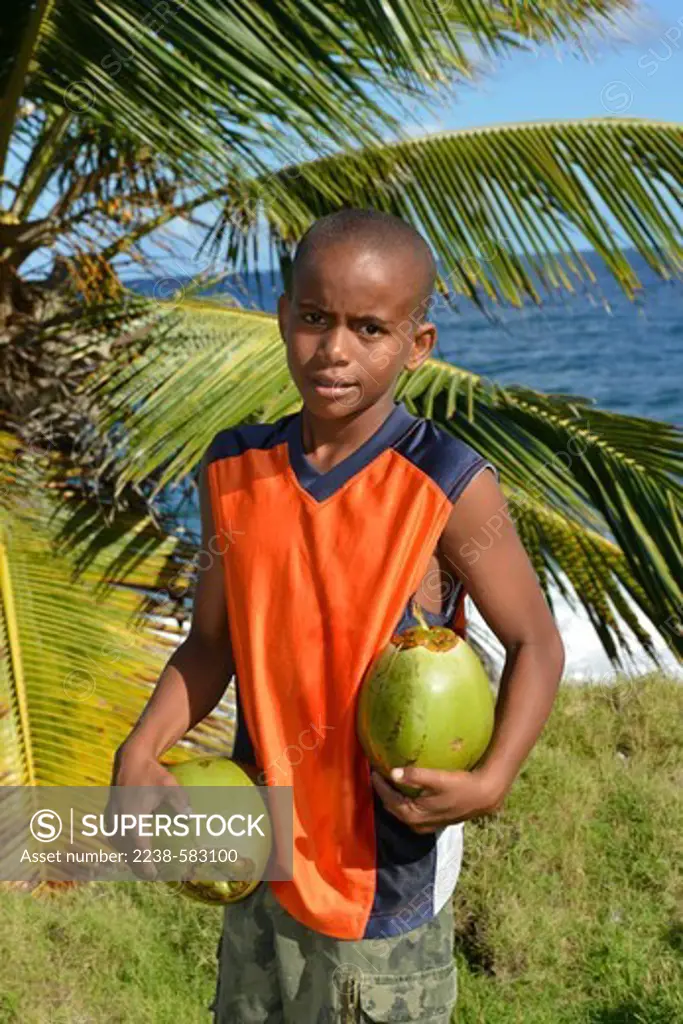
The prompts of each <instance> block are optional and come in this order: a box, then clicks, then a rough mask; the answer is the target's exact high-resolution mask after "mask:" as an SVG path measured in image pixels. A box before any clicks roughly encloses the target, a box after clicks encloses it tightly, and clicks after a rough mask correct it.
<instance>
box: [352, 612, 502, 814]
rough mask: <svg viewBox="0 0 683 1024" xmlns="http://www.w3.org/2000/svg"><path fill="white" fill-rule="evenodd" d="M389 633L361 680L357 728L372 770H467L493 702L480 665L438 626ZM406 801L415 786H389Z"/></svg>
mask: <svg viewBox="0 0 683 1024" xmlns="http://www.w3.org/2000/svg"><path fill="white" fill-rule="evenodd" d="M414 609H415V616H416V618H417V619H418V622H420V625H419V626H415V627H412V628H410V629H406V630H404V631H403V632H402V633H395V634H394V635H393V636H392V637H391V640H390V642H389V643H388V644H387V646H386V647H385V648H384V649H383V650H382V651H381V652H380V653H379V654H378V655H377V657H376V658H374V659H373V661H372V663H371V664H370V666H369V668H368V671H367V672H366V674H365V677H364V679H363V681H362V683H361V687H360V692H359V698H358V713H357V731H358V738H359V740H360V743H361V746H362V747H363V750H364V752H365V754H366V756H367V758H368V760H369V762H370V764H371V766H372V767H373V768H375V769H376V770H377V771H378V772H379V773H380V774H381V775H383V776H385V777H388V776H389V773H390V771H391V769H392V768H399V767H405V766H407V765H417V766H418V767H419V768H436V769H441V770H445V771H463V770H464V771H467V770H470V769H471V768H473V767H474V766H475V765H476V764H477V762H478V761H479V760H480V758H481V757H482V755H483V754H484V752H485V751H486V749H487V747H488V745H489V743H490V742H491V736H492V735H493V727H494V711H495V702H494V698H493V693H492V691H491V686H490V683H489V680H488V677H487V675H486V671H485V669H484V666H483V665H482V663H481V661H480V659H479V658H478V657H477V655H476V654H475V652H474V651H473V650H472V648H471V647H470V645H469V644H468V643H467V641H465V640H463V638H462V637H460V636H458V634H457V633H454V632H453V630H451V629H448V628H447V627H445V626H433V627H430V626H428V624H427V623H426V622H425V619H424V616H423V615H422V614H421V613H420V611H419V606H417V604H414ZM391 783H392V785H393V786H395V787H396V788H397V789H399V790H401V792H403V793H405V794H407V795H409V796H418V795H419V794H420V792H421V789H420V788H416V787H414V786H408V785H405V784H400V783H396V782H393V780H391Z"/></svg>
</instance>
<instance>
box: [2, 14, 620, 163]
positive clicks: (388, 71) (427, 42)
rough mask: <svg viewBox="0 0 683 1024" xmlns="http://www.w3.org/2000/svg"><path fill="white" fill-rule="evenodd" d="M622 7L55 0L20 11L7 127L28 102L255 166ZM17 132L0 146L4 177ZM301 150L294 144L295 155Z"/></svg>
mask: <svg viewBox="0 0 683 1024" xmlns="http://www.w3.org/2000/svg"><path fill="white" fill-rule="evenodd" d="M628 6H630V5H629V4H627V3H626V2H625V0H613V2H609V0H574V2H565V3H563V4H559V5H554V4H553V5H548V6H547V8H546V9H545V10H544V9H543V5H540V4H538V3H534V4H532V5H529V10H528V12H527V10H526V7H527V5H519V4H517V3H516V2H512V0H507V2H504V3H501V4H499V5H496V8H495V10H493V11H491V10H489V7H488V5H486V4H484V3H482V2H481V0H451V2H450V3H449V4H447V5H442V4H438V3H422V2H418V0H390V2H389V0H383V2H382V3H381V4H376V3H367V2H363V3H360V2H357V0H349V2H345V3H344V4H338V3H323V4H321V3H311V2H310V0H298V2H293V0H281V2H279V3H277V4H268V5H263V4H258V3H246V4H245V3H240V4H236V3H234V2H232V0H212V2H208V0H197V2H194V3H192V4H187V3H178V4H176V5H175V6H174V7H172V6H171V5H170V4H168V5H166V6H165V7H162V6H161V5H157V6H156V7H154V8H153V9H152V8H150V9H149V10H146V11H145V10H141V7H140V4H139V3H137V2H135V0H109V2H108V3H106V4H98V5H93V4H91V3H89V2H88V0H61V2H60V3H51V2H49V0H47V2H46V0H43V2H41V3H39V4H37V5H35V8H34V10H33V11H32V12H31V14H30V16H27V8H26V5H25V4H24V5H22V4H18V5H15V8H14V9H13V10H12V11H11V12H8V16H7V19H6V25H5V26H4V27H3V42H2V48H1V49H0V85H1V88H2V94H3V96H4V109H3V123H4V125H5V127H6V131H7V132H9V131H11V127H12V124H13V123H14V120H15V111H16V106H17V103H18V100H19V97H20V96H21V95H22V94H23V95H24V96H26V97H28V98H29V99H31V100H34V101H36V102H37V103H38V104H43V103H48V104H54V105H57V106H60V105H61V106H62V107H66V108H67V109H69V110H72V111H75V112H84V111H87V113H88V116H89V117H90V118H92V119H96V120H99V119H103V120H104V121H105V122H107V123H109V124H112V125H114V124H118V125H119V126H120V127H121V129H122V130H124V131H125V132H126V133H128V134H129V135H130V136H132V137H133V138H135V139H137V140H138V141H140V142H143V141H144V142H147V143H148V144H149V145H150V146H151V147H152V149H153V151H161V152H165V153H168V154H169V155H171V154H173V155H174V156H176V157H177V158H179V159H180V160H181V161H184V162H185V166H186V167H187V168H188V169H190V170H194V171H195V172H196V171H197V169H198V162H200V163H201V164H202V166H203V167H204V169H205V170H209V169H212V170H213V171H214V172H215V169H216V167H221V168H222V169H223V170H225V169H226V167H229V166H232V165H234V162H235V159H236V158H237V157H241V158H247V159H251V160H253V159H258V158H259V155H260V154H261V153H262V152H263V143H264V125H266V126H267V130H268V136H269V137H268V142H269V144H270V146H271V147H273V148H275V147H276V146H277V145H278V139H279V138H281V133H282V132H283V129H285V128H286V129H287V130H288V133H289V135H290V143H291V141H293V139H292V136H295V137H296V138H297V139H299V140H301V139H304V140H306V141H307V142H308V143H309V144H313V145H314V146H315V145H316V144H317V142H318V141H319V140H320V139H322V138H326V139H331V140H335V141H336V143H337V144H340V143H342V142H343V140H344V139H346V138H348V137H349V136H355V137H356V138H357V139H358V138H363V139H365V140H366V141H367V139H368V137H369V135H372V134H373V133H375V135H376V137H379V136H378V135H377V134H376V128H377V127H378V126H379V125H380V124H383V125H386V124H389V123H391V122H392V120H393V119H392V118H391V117H389V115H388V114H387V113H386V112H385V111H384V110H383V109H382V107H381V106H380V105H379V104H378V102H377V100H376V99H375V96H376V95H377V93H378V92H382V91H388V92H392V93H396V92H397V91H399V92H402V91H408V92H410V91H415V90H417V91H418V92H420V91H421V92H423V93H424V92H425V91H426V89H427V87H429V88H431V87H433V85H434V84H435V83H437V84H438V83H439V82H446V81H449V80H452V79H453V77H454V76H464V77H471V75H472V68H473V59H474V58H473V53H472V51H473V50H474V51H475V55H476V53H477V52H481V51H487V52H488V51H491V50H494V51H496V50H498V49H500V48H502V47H503V46H510V45H515V44H516V45H519V44H520V43H521V42H522V41H523V40H524V39H533V38H547V37H549V36H555V37H557V38H560V39H561V38H567V37H568V36H571V37H573V36H574V35H575V34H576V33H577V31H578V30H579V29H580V28H582V27H585V26H587V25H590V24H594V23H598V24H602V23H603V22H604V24H605V25H608V24H609V19H610V16H611V14H612V12H618V11H620V10H622V9H624V8H625V7H626V8H627V7H628ZM8 137H9V136H6V137H5V138H3V139H2V142H3V143H4V144H3V145H2V146H0V165H3V166H4V158H5V152H6V143H7V138H8ZM289 152H290V153H291V152H292V150H291V148H290V149H289Z"/></svg>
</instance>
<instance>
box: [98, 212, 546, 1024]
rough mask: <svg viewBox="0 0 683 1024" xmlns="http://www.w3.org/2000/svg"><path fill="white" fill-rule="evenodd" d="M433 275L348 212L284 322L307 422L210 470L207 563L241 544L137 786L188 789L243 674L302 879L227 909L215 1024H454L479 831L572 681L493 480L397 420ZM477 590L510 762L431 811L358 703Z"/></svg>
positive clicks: (465, 782) (210, 579) (149, 714)
mask: <svg viewBox="0 0 683 1024" xmlns="http://www.w3.org/2000/svg"><path fill="white" fill-rule="evenodd" d="M435 273H436V268H435V264H434V259H433V257H432V254H431V252H430V250H429V247H428V246H427V244H426V243H425V241H424V239H423V238H422V236H421V235H420V234H419V233H418V232H417V231H415V230H414V229H413V228H412V227H411V226H409V225H408V224H406V223H405V222H403V221H402V220H400V219H399V218H397V217H394V216H391V215H389V214H384V213H379V212H377V211H373V210H353V209H345V210H341V211H339V212H338V213H335V214H332V215H329V216H327V217H323V218H322V219H321V220H319V221H317V222H316V223H315V224H314V225H313V226H312V227H311V228H310V229H309V230H308V231H307V233H306V234H305V235H304V237H303V239H302V240H301V242H300V244H299V246H298V249H297V252H296V256H295V259H294V262H293V266H292V278H291V283H290V287H289V289H288V291H287V292H286V293H285V294H283V295H282V296H281V297H280V300H279V306H278V317H279V324H280V331H281V334H282V338H283V341H284V344H285V347H286V352H287V361H288V365H289V368H290V371H291V374H292V378H293V380H294V382H295V383H296V386H297V388H298V390H299V392H300V393H301V397H302V400H303V407H302V409H301V410H300V411H298V412H297V413H294V414H290V415H288V416H284V417H282V418H281V419H280V420H278V421H277V422H275V423H270V424H252V425H246V426H237V427H234V428H229V429H226V430H224V431H221V432H220V433H219V434H218V435H216V437H215V438H214V440H213V442H212V444H211V445H210V447H209V449H208V451H207V452H206V454H205V456H204V459H203V461H202V467H201V477H200V495H201V497H200V504H201V516H202V547H203V549H204V550H206V551H207V552H208V551H209V550H211V551H213V550H214V549H213V547H211V548H210V546H209V542H210V541H211V539H212V538H214V537H215V536H220V537H231V538H232V536H233V531H234V539H232V540H231V541H230V543H228V544H225V545H220V547H221V554H220V555H219V556H218V557H213V558H210V559H209V567H208V568H207V569H205V570H202V572H201V573H200V574H199V579H198V583H197V590H196V596H195V604H194V611H193V621H192V628H191V630H190V633H189V635H188V637H187V639H186V640H185V641H184V643H183V644H181V646H180V647H179V648H178V650H177V651H176V652H174V654H173V656H172V658H171V659H170V661H169V664H168V666H167V667H166V669H165V670H164V672H163V674H162V676H161V678H160V681H159V684H158V686H157V689H156V690H155V693H154V694H153V696H152V698H151V699H150V701H149V703H148V705H147V707H146V708H145V711H144V712H143V715H142V716H141V718H140V720H139V721H138V723H137V724H136V726H135V728H134V729H133V731H132V733H131V734H130V736H129V737H128V739H127V740H126V742H125V743H124V744H123V746H122V747H121V748H120V750H119V752H118V753H117V759H116V768H115V778H116V781H117V783H118V784H119V785H126V784H131V785H156V784H159V783H160V782H162V781H165V782H166V783H167V784H168V779H167V774H168V773H166V772H165V770H164V769H163V768H162V767H161V766H160V765H159V764H158V761H157V758H158V757H159V756H160V755H161V754H162V753H163V752H164V751H165V750H167V749H168V748H169V747H171V746H172V745H173V744H174V743H176V742H177V740H178V739H180V737H181V736H183V735H184V734H185V732H187V731H188V730H189V729H191V728H193V727H194V725H196V724H197V722H199V721H201V720H202V719H203V718H204V717H205V716H206V715H207V714H209V712H210V711H211V710H212V709H213V708H214V707H215V705H216V704H217V703H218V701H219V700H220V698H221V696H222V694H223V692H224V690H225V688H226V685H227V682H228V681H229V680H230V678H231V677H232V675H233V672H234V673H235V676H236V678H235V687H236V700H237V715H238V725H237V734H236V739H235V747H234V750H233V757H234V758H235V759H236V760H238V761H241V762H243V763H245V764H251V765H254V766H256V767H257V768H258V769H259V770H260V776H259V778H258V781H259V782H260V784H267V785H273V786H277V785H280V786H291V787H292V796H293V812H294V821H293V838H294V850H293V876H292V879H291V880H290V881H269V882H264V883H262V884H261V885H260V886H258V888H257V889H256V890H255V891H254V892H253V893H252V894H251V895H250V896H249V897H248V898H247V899H246V900H244V901H242V902H241V903H238V904H234V905H232V906H228V907H226V908H225V913H224V923H223V934H222V936H221V941H220V943H219V952H218V959H219V964H218V981H217V987H216V994H215V999H214V1002H213V1003H212V1006H211V1009H213V1010H214V1020H215V1021H216V1022H217V1024H263V1022H271V1024H278V1022H285V1024H318V1022H326V1021H327V1022H330V1024H331V1022H339V1024H352V1022H360V1021H361V1020H362V1021H366V1020H370V1021H397V1022H398V1021H404V1022H405V1021H415V1022H420V1021H423V1022H427V1021H429V1024H447V1022H448V1021H450V1018H451V1012H452V1009H453V1007H454V1005H455V1002H456V994H457V982H456V973H455V965H454V960H453V910H452V895H453V891H454V888H455V885H456V882H457V878H458V874H459V871H460V863H461V858H462V832H463V823H464V821H466V820H468V819H471V818H474V817H476V816H479V815H485V814H490V813H493V812H494V811H495V810H497V809H498V808H499V807H500V806H501V804H502V802H503V800H504V797H505V795H506V793H507V791H508V790H509V788H510V786H511V785H512V782H513V780H514V778H515V776H516V775H517V773H518V771H519V768H520V766H521V765H522V763H523V761H524V760H525V758H526V757H527V755H528V753H529V751H530V750H531V748H532V747H533V745H534V743H535V742H536V740H537V738H538V736H539V735H540V732H541V730H542V728H543V726H544V724H545V721H546V719H547V717H548V715H549V713H550V710H551V707H552V703H553V700H554V697H555V693H556V690H557V686H558V683H559V680H560V677H561V674H562V669H563V665H564V651H563V646H562V642H561V639H560V636H559V634H558V631H557V628H556V627H555V624H554V621H553V618H552V616H551V614H550V611H549V609H548V606H547V604H546V601H545V599H544V597H543V593H542V591H541V589H540V587H539V585H538V582H537V580H536V577H535V574H534V571H533V568H532V566H531V564H530V562H529V560H528V558H527V556H526V553H525V551H524V548H523V546H522V544H521V542H520V540H519V538H518V536H517V534H516V532H515V530H514V527H513V525H512V523H511V521H510V519H509V518H508V517H507V515H505V514H503V515H501V512H503V513H504V511H505V499H504V496H503V492H502V490H501V488H500V486H499V483H498V472H497V470H496V469H495V467H494V466H492V465H491V463H489V462H487V461H486V460H485V459H484V458H483V457H481V456H480V455H479V454H478V453H477V452H475V451H474V449H472V448H471V447H470V446H468V445H466V444H465V443H463V442H462V441H460V440H458V439H456V438H454V437H452V436H451V435H450V434H448V433H446V432H445V431H443V430H441V429H439V428H437V427H435V426H434V424H433V423H432V422H431V421H430V420H426V419H423V418H420V417H415V416H413V415H412V414H411V413H409V411H408V410H407V408H406V406H405V405H404V404H403V403H398V404H397V403H396V402H395V401H394V397H393V394H394V389H395V385H396V381H397V378H398V377H399V375H400V373H401V371H402V370H403V369H404V368H407V369H408V370H415V369H417V368H418V366H420V364H421V363H423V362H424V360H425V359H427V357H428V356H429V354H430V352H431V351H432V349H433V346H434V343H435V340H436V328H435V326H434V324H432V323H430V322H429V321H428V320H427V319H426V317H425V309H426V307H427V305H428V303H429V300H430V297H431V295H432V291H433V288H434V283H435ZM487 469H488V470H490V472H485V470H487ZM493 517H495V520H493ZM491 520H493V521H495V523H496V524H497V539H496V541H495V543H493V544H491V543H490V536H489V534H487V533H486V532H485V527H486V524H487V522H489V521H491ZM501 520H502V526H501V525H500V524H501ZM465 583H466V586H467V591H468V592H469V593H470V594H471V596H472V598H473V600H474V601H475V602H476V604H477V606H478V608H479V609H480V610H481V613H482V615H483V616H484V618H485V619H486V621H487V622H488V624H489V625H490V626H491V628H492V630H493V631H494V632H495V633H496V635H497V636H498V637H499V638H500V640H501V642H502V643H503V644H504V646H505V648H506V652H507V660H506V665H505V669H504V672H503V677H502V679H501V684H500V691H499V697H498V701H497V708H496V727H495V732H494V736H493V739H492V742H491V744H490V746H489V749H488V751H487V752H486V754H485V755H484V757H483V758H482V760H481V761H480V762H479V764H478V765H477V766H476V768H475V769H474V770H472V771H470V772H443V771H427V770H423V769H416V768H414V767H409V768H407V769H405V770H404V773H403V781H405V782H406V783H409V784H411V785H413V784H414V785H417V786H421V787H422V794H421V795H420V796H419V797H415V798H409V797H406V796H403V795H402V794H401V793H400V791H398V790H397V789H396V788H395V787H393V786H392V785H391V783H390V782H389V781H388V780H385V779H382V778H380V777H378V776H377V774H376V773H374V772H372V773H371V772H370V770H369V766H368V762H367V759H366V758H365V757H364V755H363V752H362V749H361V747H360V745H359V743H358V739H357V736H356V732H355V703H354V702H355V697H356V696H357V691H358V686H359V684H360V682H361V679H362V676H363V673H364V671H365V669H366V668H367V666H368V664H369V663H370V661H371V659H372V657H373V655H374V654H375V653H376V652H377V651H378V650H379V649H381V648H382V647H383V646H384V645H385V644H386V643H387V642H388V641H389V639H390V637H391V635H392V633H393V632H396V631H399V630H401V629H404V628H406V627H407V626H409V625H415V624H416V620H415V618H414V617H413V614H412V611H413V605H412V601H413V600H417V601H418V602H419V603H420V605H421V606H422V608H423V609H424V615H425V617H426V618H427V620H428V622H429V623H430V624H437V623H439V624H448V625H452V626H453V627H454V628H459V629H460V630H462V626H463V624H462V618H461V612H462V607H463V598H464V593H465V590H464V587H465ZM304 737H305V739H304Z"/></svg>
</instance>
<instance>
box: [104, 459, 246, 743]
mask: <svg viewBox="0 0 683 1024" xmlns="http://www.w3.org/2000/svg"><path fill="white" fill-rule="evenodd" d="M199 507H200V514H201V529H202V539H201V550H202V552H203V558H202V559H200V568H199V569H198V573H197V584H196V589H195V597H194V605H193V610H192V624H191V627H190V631H189V633H188V636H187V638H186V639H185V640H184V641H183V643H181V644H180V646H179V647H178V648H177V649H176V650H175V651H174V652H173V654H172V655H171V657H170V658H169V660H168V662H167V664H166V667H165V668H164V669H163V671H162V673H161V675H160V677H159V680H158V682H157V685H156V687H155V689H154V692H153V693H152V696H151V697H150V699H149V701H148V702H147V704H146V705H145V707H144V709H143V711H142V714H141V715H140V718H139V719H138V721H137V722H136V724H135V725H134V727H133V729H132V731H131V733H130V734H129V736H128V737H127V739H126V740H125V741H124V743H123V744H122V745H121V747H120V748H119V751H120V752H123V753H127V752H129V751H133V750H134V751H143V752H144V754H145V755H146V756H152V757H154V758H157V757H159V756H160V755H161V754H163V753H164V752H165V751H166V750H168V749H169V748H170V747H172V746H173V745H174V744H175V743H177V742H178V740H179V739H181V738H182V737H183V736H184V735H185V733H187V732H189V730H190V729H192V728H194V726H195V725H197V723H198V722H201V721H202V719H204V718H206V716H207V715H208V714H210V712H211V711H212V710H213V709H214V707H215V706H216V705H217V704H218V702H219V701H220V699H221V697H222V695H223V694H224V692H225V690H226V688H227V686H228V683H229V682H230V679H231V678H232V675H233V673H234V670H235V669H234V661H233V654H232V647H231V642H230V633H229V628H228V618H227V610H226V602H225V592H224V582H223V566H222V560H221V552H222V551H223V547H224V545H223V544H222V543H221V538H219V537H218V536H217V532H216V530H215V528H214V522H213V515H212V511H211V501H210V496H209V488H208V479H207V467H206V456H205V457H204V459H203V460H202V464H201V468H200V474H199ZM214 538H215V540H214ZM212 540H214V542H213V543H210V542H211V541H212Z"/></svg>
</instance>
